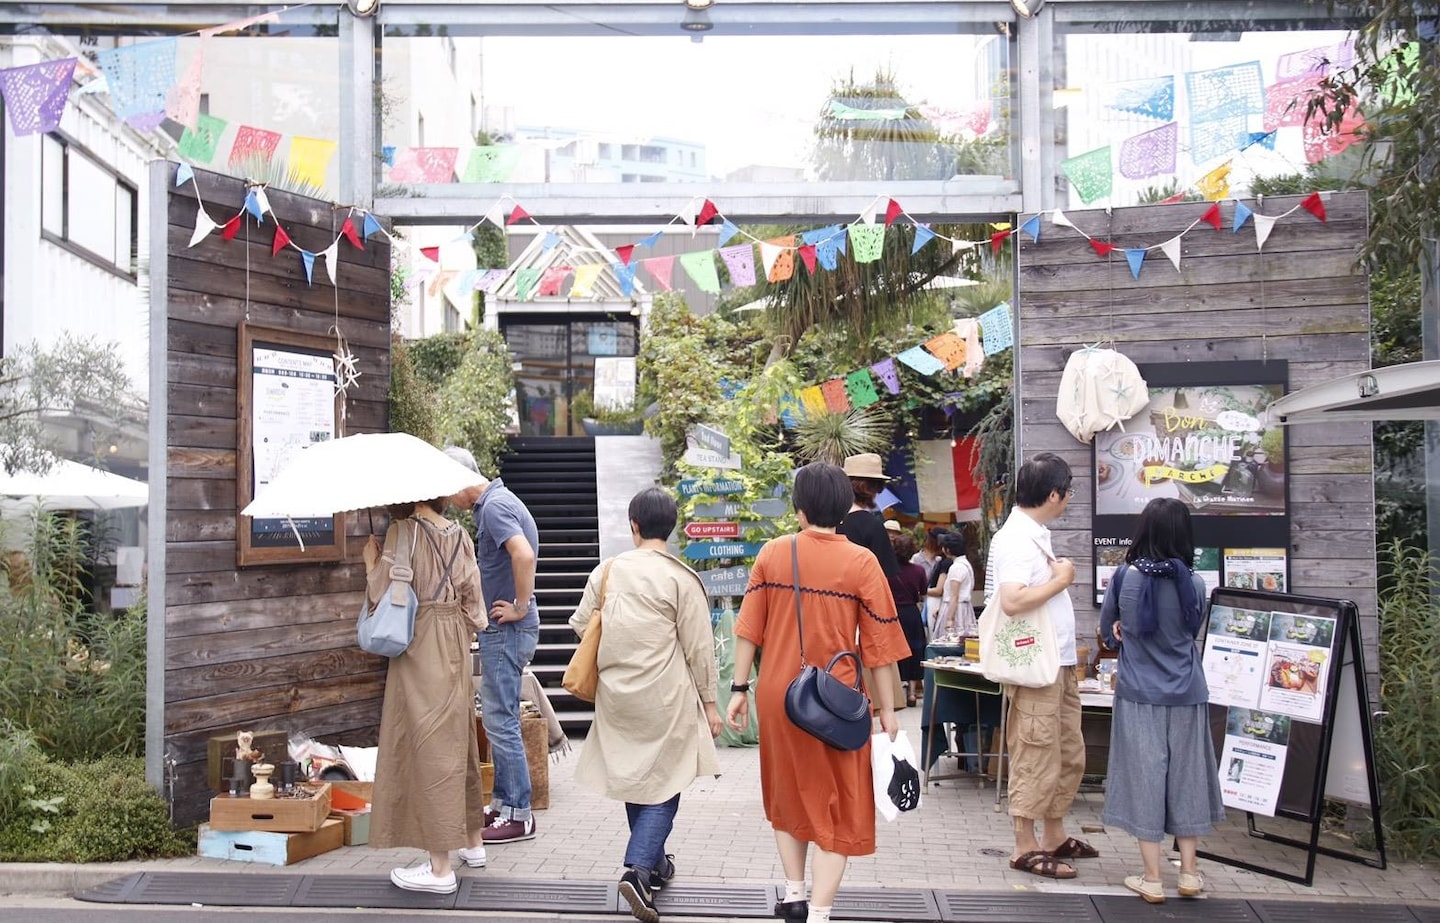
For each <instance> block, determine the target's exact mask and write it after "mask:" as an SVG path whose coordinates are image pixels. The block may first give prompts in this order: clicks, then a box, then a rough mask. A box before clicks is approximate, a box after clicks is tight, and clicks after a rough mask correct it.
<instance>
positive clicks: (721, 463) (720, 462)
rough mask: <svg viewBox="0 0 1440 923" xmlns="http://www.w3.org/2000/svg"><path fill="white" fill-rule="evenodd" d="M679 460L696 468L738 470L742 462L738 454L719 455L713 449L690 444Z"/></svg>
mask: <svg viewBox="0 0 1440 923" xmlns="http://www.w3.org/2000/svg"><path fill="white" fill-rule="evenodd" d="M680 460H681V461H683V462H684V463H685V464H687V465H694V466H695V467H697V468H727V469H731V470H736V471H738V470H739V469H740V467H741V465H742V464H743V462H742V461H741V460H740V456H739V455H738V454H730V455H721V454H720V453H719V452H716V451H715V450H713V449H707V448H705V447H704V446H700V445H694V444H691V445H690V446H689V447H688V448H687V449H685V454H684V455H683V456H681V459H680Z"/></svg>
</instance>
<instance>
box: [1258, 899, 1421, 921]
mask: <svg viewBox="0 0 1440 923" xmlns="http://www.w3.org/2000/svg"><path fill="white" fill-rule="evenodd" d="M1250 909H1251V910H1254V911H1255V914H1256V915H1257V916H1258V917H1259V918H1260V919H1261V920H1262V921H1263V923H1354V921H1355V920H1360V919H1363V920H1364V921H1365V923H1414V921H1415V918H1414V917H1412V916H1411V915H1410V911H1409V910H1407V909H1406V908H1405V907H1404V906H1403V905H1400V904H1321V903H1319V902H1316V901H1303V902H1296V901H1251V902H1250Z"/></svg>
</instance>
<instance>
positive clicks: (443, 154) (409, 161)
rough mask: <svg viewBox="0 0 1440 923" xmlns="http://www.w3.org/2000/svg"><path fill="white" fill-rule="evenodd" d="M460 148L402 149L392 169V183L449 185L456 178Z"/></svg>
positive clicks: (397, 151) (396, 152) (396, 156)
mask: <svg viewBox="0 0 1440 923" xmlns="http://www.w3.org/2000/svg"><path fill="white" fill-rule="evenodd" d="M458 156H460V150H459V148H453V147H402V148H399V149H397V150H396V151H395V163H394V164H393V165H391V167H390V182H392V183H448V182H450V180H451V178H452V177H454V176H455V158H457V157H458Z"/></svg>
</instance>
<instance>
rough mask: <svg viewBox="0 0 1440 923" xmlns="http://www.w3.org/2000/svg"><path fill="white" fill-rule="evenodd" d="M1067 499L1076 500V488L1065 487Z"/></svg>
mask: <svg viewBox="0 0 1440 923" xmlns="http://www.w3.org/2000/svg"><path fill="white" fill-rule="evenodd" d="M1065 499H1066V500H1074V499H1075V488H1073V487H1067V488H1065Z"/></svg>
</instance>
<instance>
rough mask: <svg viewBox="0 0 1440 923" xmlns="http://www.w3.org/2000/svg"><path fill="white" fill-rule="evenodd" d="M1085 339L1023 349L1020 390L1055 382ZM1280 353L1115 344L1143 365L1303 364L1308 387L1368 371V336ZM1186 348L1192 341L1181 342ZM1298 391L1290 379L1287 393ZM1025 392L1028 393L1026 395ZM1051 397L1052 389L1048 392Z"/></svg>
mask: <svg viewBox="0 0 1440 923" xmlns="http://www.w3.org/2000/svg"><path fill="white" fill-rule="evenodd" d="M1267 340H1268V342H1267V343H1266V344H1264V345H1265V346H1269V347H1273V346H1274V344H1275V341H1274V339H1273V338H1267ZM1084 342H1085V341H1083V340H1081V339H1080V338H1079V337H1077V338H1076V339H1075V341H1074V342H1073V343H1070V344H1068V345H1037V346H1024V347H1022V348H1023V349H1024V355H1023V356H1022V357H1021V358H1022V361H1023V368H1024V372H1025V377H1024V380H1022V382H1021V386H1022V388H1024V389H1028V388H1030V387H1031V384H1030V378H1031V376H1032V374H1034V373H1039V372H1053V373H1056V378H1055V381H1056V382H1057V383H1058V382H1059V380H1060V379H1059V377H1058V375H1059V373H1060V372H1061V371H1062V370H1064V368H1065V363H1066V361H1068V360H1069V358H1070V354H1071V353H1073V352H1074V351H1075V350H1077V349H1079V348H1080V347H1081V345H1082V344H1083V343H1084ZM1284 344H1285V346H1286V348H1287V351H1286V352H1277V351H1275V350H1273V349H1262V344H1260V343H1258V342H1256V341H1254V340H1213V341H1210V342H1208V343H1207V344H1206V349H1205V352H1204V354H1203V355H1202V354H1196V355H1193V356H1180V357H1177V356H1176V354H1175V351H1174V349H1173V348H1172V347H1171V345H1170V344H1169V343H1168V342H1166V341H1164V340H1159V341H1157V340H1156V339H1154V338H1151V339H1145V340H1129V341H1125V342H1122V343H1120V344H1118V346H1117V348H1118V349H1119V350H1120V351H1121V352H1123V353H1124V354H1125V355H1126V356H1128V357H1129V358H1130V361H1132V362H1134V363H1136V364H1139V365H1143V364H1144V363H1146V362H1176V361H1181V362H1183V361H1204V362H1232V361H1235V360H1240V359H1264V358H1272V359H1288V360H1290V362H1291V368H1292V370H1293V369H1294V367H1295V365H1297V364H1299V363H1302V362H1303V363H1304V366H1303V367H1302V368H1303V374H1304V375H1305V376H1307V379H1306V380H1308V376H1312V375H1313V376H1315V377H1314V378H1313V380H1308V383H1310V384H1314V383H1316V382H1320V381H1326V380H1328V379H1330V378H1335V377H1337V376H1339V375H1344V374H1348V373H1349V372H1354V371H1359V370H1361V369H1366V368H1369V367H1370V338H1369V337H1368V336H1367V337H1361V336H1359V335H1356V334H1344V335H1342V336H1311V337H1290V338H1288V339H1286V340H1285V341H1284ZM1186 346H1187V348H1189V347H1191V346H1193V343H1188V342H1187V344H1186ZM1326 367H1330V368H1333V369H1334V370H1335V374H1333V375H1327V374H1325V368H1326ZM1298 387H1302V386H1301V385H1299V384H1297V383H1295V381H1294V380H1292V383H1291V390H1294V389H1295V388H1298ZM1027 393H1028V391H1027ZM1050 393H1051V395H1052V397H1053V395H1054V388H1051V389H1050Z"/></svg>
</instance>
